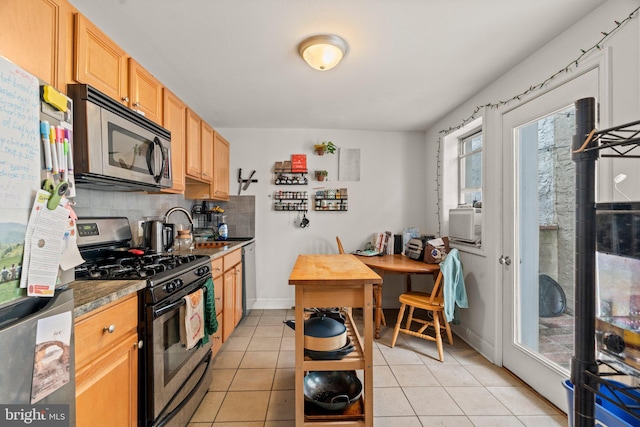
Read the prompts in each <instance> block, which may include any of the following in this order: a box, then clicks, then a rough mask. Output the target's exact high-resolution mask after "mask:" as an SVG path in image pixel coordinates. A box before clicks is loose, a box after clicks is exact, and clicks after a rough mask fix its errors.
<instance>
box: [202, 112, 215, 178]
mask: <svg viewBox="0 0 640 427" xmlns="http://www.w3.org/2000/svg"><path fill="white" fill-rule="evenodd" d="M200 135H201V137H202V141H201V143H202V146H201V148H200V150H201V151H200V152H201V161H202V163H201V167H200V168H201V170H202V180H203V181H206V182H212V181H213V138H214V137H213V128H212V127H211V126H209V125H208V124H207V122H205V121H204V120H203V121H201V122H200Z"/></svg>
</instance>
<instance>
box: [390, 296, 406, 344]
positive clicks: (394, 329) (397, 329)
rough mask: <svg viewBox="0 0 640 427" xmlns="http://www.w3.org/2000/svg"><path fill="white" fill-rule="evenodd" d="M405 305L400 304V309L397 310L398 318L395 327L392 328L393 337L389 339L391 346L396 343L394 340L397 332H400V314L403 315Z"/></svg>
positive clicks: (396, 337)
mask: <svg viewBox="0 0 640 427" xmlns="http://www.w3.org/2000/svg"><path fill="white" fill-rule="evenodd" d="M406 306H407V305H406V304H402V305H401V306H400V311H399V312H398V320H397V321H396V327H395V328H393V338H392V339H391V348H393V346H395V345H396V340H397V339H398V334H399V333H400V323H401V322H402V316H404V309H405V307H406Z"/></svg>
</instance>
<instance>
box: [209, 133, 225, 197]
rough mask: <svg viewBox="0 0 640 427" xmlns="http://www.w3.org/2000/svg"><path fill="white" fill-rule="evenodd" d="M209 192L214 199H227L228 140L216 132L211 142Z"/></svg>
mask: <svg viewBox="0 0 640 427" xmlns="http://www.w3.org/2000/svg"><path fill="white" fill-rule="evenodd" d="M211 194H212V196H213V198H214V199H216V200H229V142H228V141H227V140H226V139H224V138H223V137H222V136H220V134H218V132H216V134H215V139H214V144H213V183H212V191H211Z"/></svg>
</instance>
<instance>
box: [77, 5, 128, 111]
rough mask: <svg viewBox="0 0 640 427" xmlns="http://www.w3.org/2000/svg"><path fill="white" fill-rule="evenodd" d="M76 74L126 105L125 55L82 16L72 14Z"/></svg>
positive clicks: (80, 78) (79, 80)
mask: <svg viewBox="0 0 640 427" xmlns="http://www.w3.org/2000/svg"><path fill="white" fill-rule="evenodd" d="M74 58H75V74H74V78H75V80H76V81H77V82H79V83H86V84H89V85H91V86H93V87H95V88H96V89H98V90H99V91H101V92H103V93H104V94H105V95H107V96H110V97H111V98H113V99H115V100H116V101H119V102H121V103H122V104H124V105H126V106H129V97H128V84H127V59H128V55H127V54H126V52H125V51H124V50H122V49H121V48H120V47H119V46H118V45H117V44H115V43H114V42H113V41H111V39H109V38H108V37H107V36H106V35H105V34H104V33H103V32H102V31H100V30H99V29H98V27H96V26H95V25H93V24H92V23H91V21H89V20H88V19H87V18H85V17H84V16H83V15H81V14H79V13H76V14H75V46H74Z"/></svg>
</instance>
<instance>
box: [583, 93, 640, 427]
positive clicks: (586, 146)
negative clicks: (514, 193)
mask: <svg viewBox="0 0 640 427" xmlns="http://www.w3.org/2000/svg"><path fill="white" fill-rule="evenodd" d="M596 105H597V104H596V100H595V98H584V99H580V100H578V101H576V103H575V106H576V133H575V135H574V138H573V145H572V146H573V154H572V158H573V161H574V162H575V164H576V178H575V190H576V194H575V196H576V228H575V230H576V244H575V251H576V254H575V255H576V256H575V260H576V264H575V281H576V283H575V284H576V290H575V319H576V320H575V350H574V356H573V358H572V360H571V382H572V383H573V384H574V418H573V419H574V425H575V427H593V425H594V424H595V395H598V396H599V397H600V398H603V399H607V400H608V401H610V402H611V403H612V404H614V405H616V406H618V407H620V408H622V409H623V410H625V411H626V412H627V413H629V414H632V415H633V416H634V417H636V418H637V419H638V421H639V422H640V410H639V408H640V406H638V405H640V401H638V398H637V397H636V396H637V395H636V394H632V393H630V390H632V389H637V388H634V387H617V386H612V385H611V384H610V383H609V382H608V381H607V380H606V377H608V376H612V375H634V376H637V377H640V372H635V371H634V370H633V369H631V368H629V367H624V366H623V367H621V366H619V364H618V365H616V364H612V363H609V362H606V361H603V360H598V359H597V357H596V345H595V324H596V271H595V266H596V262H595V252H596V204H595V164H596V160H597V159H598V157H600V156H601V157H627V158H629V157H631V158H639V157H640V155H637V154H636V153H638V152H640V150H636V149H637V148H638V146H639V145H640V121H636V122H632V123H627V124H625V125H620V126H616V127H612V128H609V129H604V130H600V131H596V120H595V117H596ZM602 365H606V366H607V367H608V368H609V369H610V370H611V373H606V372H604V373H602V372H600V370H601V369H600V367H601V366H602ZM601 387H609V388H610V389H615V390H616V392H619V393H622V394H624V395H625V396H627V397H629V398H631V399H633V400H636V401H637V402H635V404H634V405H629V404H624V403H623V402H622V401H620V400H617V401H614V400H612V399H610V398H608V397H606V396H605V395H604V394H603V393H601V392H600V388H601Z"/></svg>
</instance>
